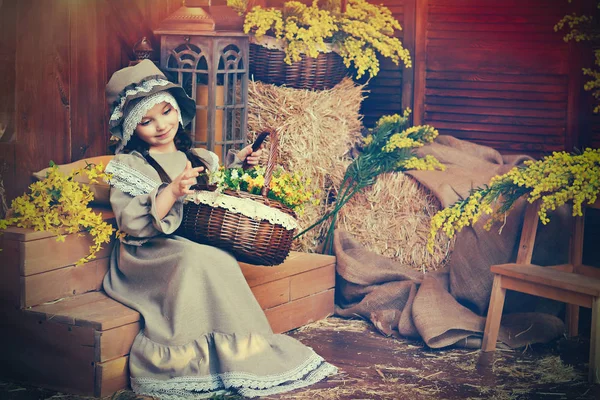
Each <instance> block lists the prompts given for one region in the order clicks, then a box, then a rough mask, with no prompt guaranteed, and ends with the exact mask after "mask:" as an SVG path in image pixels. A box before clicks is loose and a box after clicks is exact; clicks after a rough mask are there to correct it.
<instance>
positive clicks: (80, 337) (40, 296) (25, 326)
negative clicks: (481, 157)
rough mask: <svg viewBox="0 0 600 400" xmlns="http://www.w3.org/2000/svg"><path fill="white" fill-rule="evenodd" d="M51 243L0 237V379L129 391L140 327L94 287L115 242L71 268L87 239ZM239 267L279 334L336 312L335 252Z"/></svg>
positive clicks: (42, 236)
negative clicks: (0, 262)
mask: <svg viewBox="0 0 600 400" xmlns="http://www.w3.org/2000/svg"><path fill="white" fill-rule="evenodd" d="M104 215H105V218H106V219H112V218H113V215H112V213H110V212H109V211H107V212H106V214H104ZM55 239H56V238H55V237H54V236H53V235H51V234H49V233H47V232H33V231H31V230H26V229H19V228H9V229H8V230H7V232H6V233H5V235H3V236H2V237H1V239H0V240H1V243H0V247H1V248H2V249H3V253H2V257H3V264H4V265H3V266H2V268H1V269H0V318H1V319H2V321H3V323H2V324H1V325H0V337H2V339H3V340H1V341H0V354H3V357H2V360H3V361H0V374H2V375H3V376H7V377H11V378H12V379H16V380H18V381H23V382H28V383H31V384H34V385H39V386H44V387H49V388H52V389H56V390H60V391H64V392H68V393H77V394H83V395H93V396H107V395H110V394H111V393H113V392H115V391H117V390H120V389H123V388H127V387H128V385H129V374H128V369H127V368H128V363H127V360H128V354H129V349H130V347H131V344H132V343H133V339H134V338H135V336H136V335H137V333H138V332H139V330H140V327H141V322H140V315H139V314H138V313H137V312H136V311H134V310H132V309H130V308H128V307H126V306H124V305H122V304H121V303H119V302H117V301H115V300H113V299H111V298H109V297H108V296H107V295H106V294H105V293H104V292H102V291H101V288H102V279H103V277H104V274H105V273H106V271H107V270H108V260H109V258H108V257H109V254H110V250H111V247H112V246H107V248H106V249H104V250H103V251H102V252H101V254H99V258H98V259H97V260H95V261H93V262H90V263H88V264H85V265H83V266H80V267H75V266H74V263H75V262H76V261H77V260H79V259H80V258H81V257H82V256H84V255H86V254H87V251H88V246H89V243H90V239H89V238H88V237H86V236H85V235H79V234H72V235H67V238H66V241H65V243H59V242H56V240H55ZM240 267H241V269H242V272H243V274H244V276H245V277H246V280H247V281H248V284H249V286H250V288H251V290H252V292H253V293H254V295H255V297H256V299H257V300H258V302H259V304H260V305H261V307H262V308H263V310H264V311H265V314H266V316H267V318H268V320H269V323H270V324H271V327H272V328H273V331H274V332H276V333H282V332H286V331H289V330H292V329H295V328H298V327H300V326H303V325H306V324H307V323H310V322H313V321H316V320H319V319H322V318H324V317H326V316H327V315H330V314H332V313H333V310H334V305H333V302H334V299H333V297H334V286H335V257H333V256H325V255H321V254H308V253H299V252H291V253H290V256H289V257H288V258H287V259H286V260H285V262H284V263H283V264H281V265H279V266H275V267H263V266H254V265H249V264H244V263H240Z"/></svg>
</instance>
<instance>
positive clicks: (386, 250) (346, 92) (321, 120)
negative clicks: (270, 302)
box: [248, 79, 451, 272]
mask: <svg viewBox="0 0 600 400" xmlns="http://www.w3.org/2000/svg"><path fill="white" fill-rule="evenodd" d="M364 91H365V89H364V87H363V86H361V85H357V84H355V83H354V82H353V81H352V80H350V79H345V80H343V81H342V82H340V83H339V84H338V85H337V86H335V87H334V88H332V89H331V90H323V91H309V90H297V89H290V88H285V87H279V86H274V85H267V84H263V83H260V82H251V83H250V85H249V96H248V126H249V132H250V133H249V136H250V137H249V139H250V140H252V138H253V137H254V136H255V135H256V133H258V132H261V131H263V130H264V129H276V130H277V131H278V132H279V141H280V142H279V143H280V146H279V155H280V157H279V164H280V165H282V166H283V167H284V168H286V169H287V170H289V171H302V172H303V173H304V174H305V176H306V177H309V178H310V179H311V180H312V182H313V185H314V187H315V188H319V189H321V190H322V192H321V194H320V197H319V198H320V204H319V205H310V206H308V207H307V208H306V210H305V212H304V214H303V215H301V216H300V217H299V223H300V226H301V227H307V226H309V225H310V224H311V223H313V222H314V221H316V220H318V219H319V218H320V217H321V216H323V214H324V213H325V212H327V211H328V210H330V209H331V204H330V203H331V201H330V198H335V193H336V189H337V188H339V186H340V183H341V181H342V179H343V176H344V173H345V172H346V167H347V166H348V165H349V164H350V162H351V154H350V152H351V149H353V148H354V145H355V143H356V141H357V140H358V139H359V138H360V137H361V128H362V126H361V116H360V114H359V110H360V104H361V102H362V100H363V93H364ZM264 157H265V160H266V157H267V155H266V154H265V155H264ZM438 209H439V206H438V204H437V201H436V200H435V199H434V198H433V197H432V196H430V195H428V194H427V193H426V192H425V190H423V189H421V188H420V187H419V186H418V184H417V183H415V182H414V181H413V180H411V179H409V178H407V177H405V176H404V175H403V174H386V175H383V176H380V177H379V178H378V181H377V183H376V184H375V185H374V186H373V187H371V188H368V189H367V190H365V192H364V193H362V194H358V195H356V196H355V197H354V198H353V199H352V200H351V201H350V202H349V203H348V204H346V205H345V206H344V208H342V211H341V212H340V219H339V222H338V227H340V228H343V229H345V230H347V231H348V232H350V233H351V234H352V235H354V236H355V237H356V239H357V240H359V241H360V243H361V244H362V245H364V246H365V247H366V248H368V249H370V250H372V251H374V252H375V253H378V254H381V255H383V256H386V257H389V258H392V259H395V260H397V261H399V262H402V263H405V264H406V265H409V266H411V267H412V268H414V269H417V270H419V271H423V272H425V271H427V270H430V269H436V268H439V267H440V266H441V265H443V264H444V262H445V260H446V259H447V256H448V253H449V250H450V249H451V243H450V242H449V241H448V240H447V239H446V238H445V237H444V236H443V235H439V236H438V241H437V242H436V246H435V251H434V254H433V255H431V254H429V253H428V252H427V249H426V244H427V235H428V232H429V218H430V217H431V216H432V215H433V214H435V212H436V211H437V210H438ZM326 228H327V223H325V224H322V225H321V226H320V227H317V228H315V229H313V230H312V231H310V232H308V233H306V234H305V235H303V236H302V237H301V238H300V239H298V240H297V241H296V242H295V243H294V250H299V251H307V252H316V251H318V250H319V244H320V240H321V239H322V237H323V235H324V230H325V229H326Z"/></svg>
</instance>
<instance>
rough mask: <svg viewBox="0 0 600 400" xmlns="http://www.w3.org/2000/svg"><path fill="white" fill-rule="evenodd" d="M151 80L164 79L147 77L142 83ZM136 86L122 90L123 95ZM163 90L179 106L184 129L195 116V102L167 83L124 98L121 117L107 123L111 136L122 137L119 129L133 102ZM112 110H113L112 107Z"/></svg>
mask: <svg viewBox="0 0 600 400" xmlns="http://www.w3.org/2000/svg"><path fill="white" fill-rule="evenodd" d="M152 79H162V80H164V79H165V77H164V76H160V75H157V76H152V77H147V78H146V79H144V81H148V80H152ZM141 83H142V82H138V83H137V84H136V85H139V84H141ZM136 85H132V86H131V87H127V88H125V89H123V93H127V90H129V89H131V88H132V87H135V86H136ZM165 90H168V91H169V93H171V95H173V97H175V100H177V104H178V105H179V109H180V111H181V120H182V122H183V126H184V127H186V126H187V125H188V124H189V123H190V122H191V121H192V119H194V117H195V116H196V102H195V101H194V99H192V98H191V97H189V96H188V95H187V93H186V92H185V90H184V89H183V88H182V87H181V86H179V85H178V84H176V83H173V82H169V83H167V84H165V85H156V86H154V87H152V89H150V91H142V92H137V93H134V94H130V95H128V96H126V97H125V100H124V103H123V104H122V106H121V107H122V109H123V116H121V117H120V118H119V119H115V120H110V121H109V130H110V132H111V134H113V135H115V136H117V137H122V136H121V133H122V132H121V127H122V125H123V119H124V116H125V115H126V114H127V110H128V107H129V105H130V104H131V102H132V101H133V100H135V99H139V98H143V97H148V96H150V95H152V94H154V93H158V92H162V91H165ZM122 98H123V97H119V101H122V100H121V99H122ZM113 109H114V107H113ZM112 111H113V110H111V113H112Z"/></svg>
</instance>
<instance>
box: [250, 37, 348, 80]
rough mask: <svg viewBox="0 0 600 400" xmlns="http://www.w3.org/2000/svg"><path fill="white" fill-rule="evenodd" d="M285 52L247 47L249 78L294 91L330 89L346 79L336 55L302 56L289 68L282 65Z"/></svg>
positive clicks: (259, 46)
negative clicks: (248, 53) (248, 48)
mask: <svg viewBox="0 0 600 400" xmlns="http://www.w3.org/2000/svg"><path fill="white" fill-rule="evenodd" d="M284 58H285V52H283V51H281V50H278V49H269V48H267V47H264V46H261V45H259V44H255V43H251V44H250V76H251V77H252V76H253V77H254V80H257V81H261V82H264V83H271V84H274V85H285V86H287V87H290V88H294V89H311V90H323V89H330V88H332V87H334V86H335V85H337V84H338V83H340V82H341V80H342V79H343V78H344V76H346V67H345V66H344V61H343V60H342V57H340V55H339V54H337V53H335V52H330V53H319V56H318V57H316V58H312V57H307V56H305V55H302V59H301V60H300V61H296V62H294V63H292V65H289V64H286V63H285V62H284Z"/></svg>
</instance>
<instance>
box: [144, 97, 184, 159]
mask: <svg viewBox="0 0 600 400" xmlns="http://www.w3.org/2000/svg"><path fill="white" fill-rule="evenodd" d="M178 129H179V116H178V114H177V110H176V109H175V107H173V106H172V105H171V104H169V103H167V102H166V101H163V102H162V103H159V104H157V105H155V106H154V107H152V108H151V109H150V110H148V112H147V113H146V115H145V116H144V118H142V121H141V122H140V123H139V124H138V126H137V128H135V132H136V133H137V135H138V136H139V138H140V139H142V140H143V141H144V142H146V143H148V144H149V145H150V149H151V150H154V151H156V152H161V153H165V152H170V151H175V150H176V148H175V142H173V139H175V135H176V134H177V130H178Z"/></svg>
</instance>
